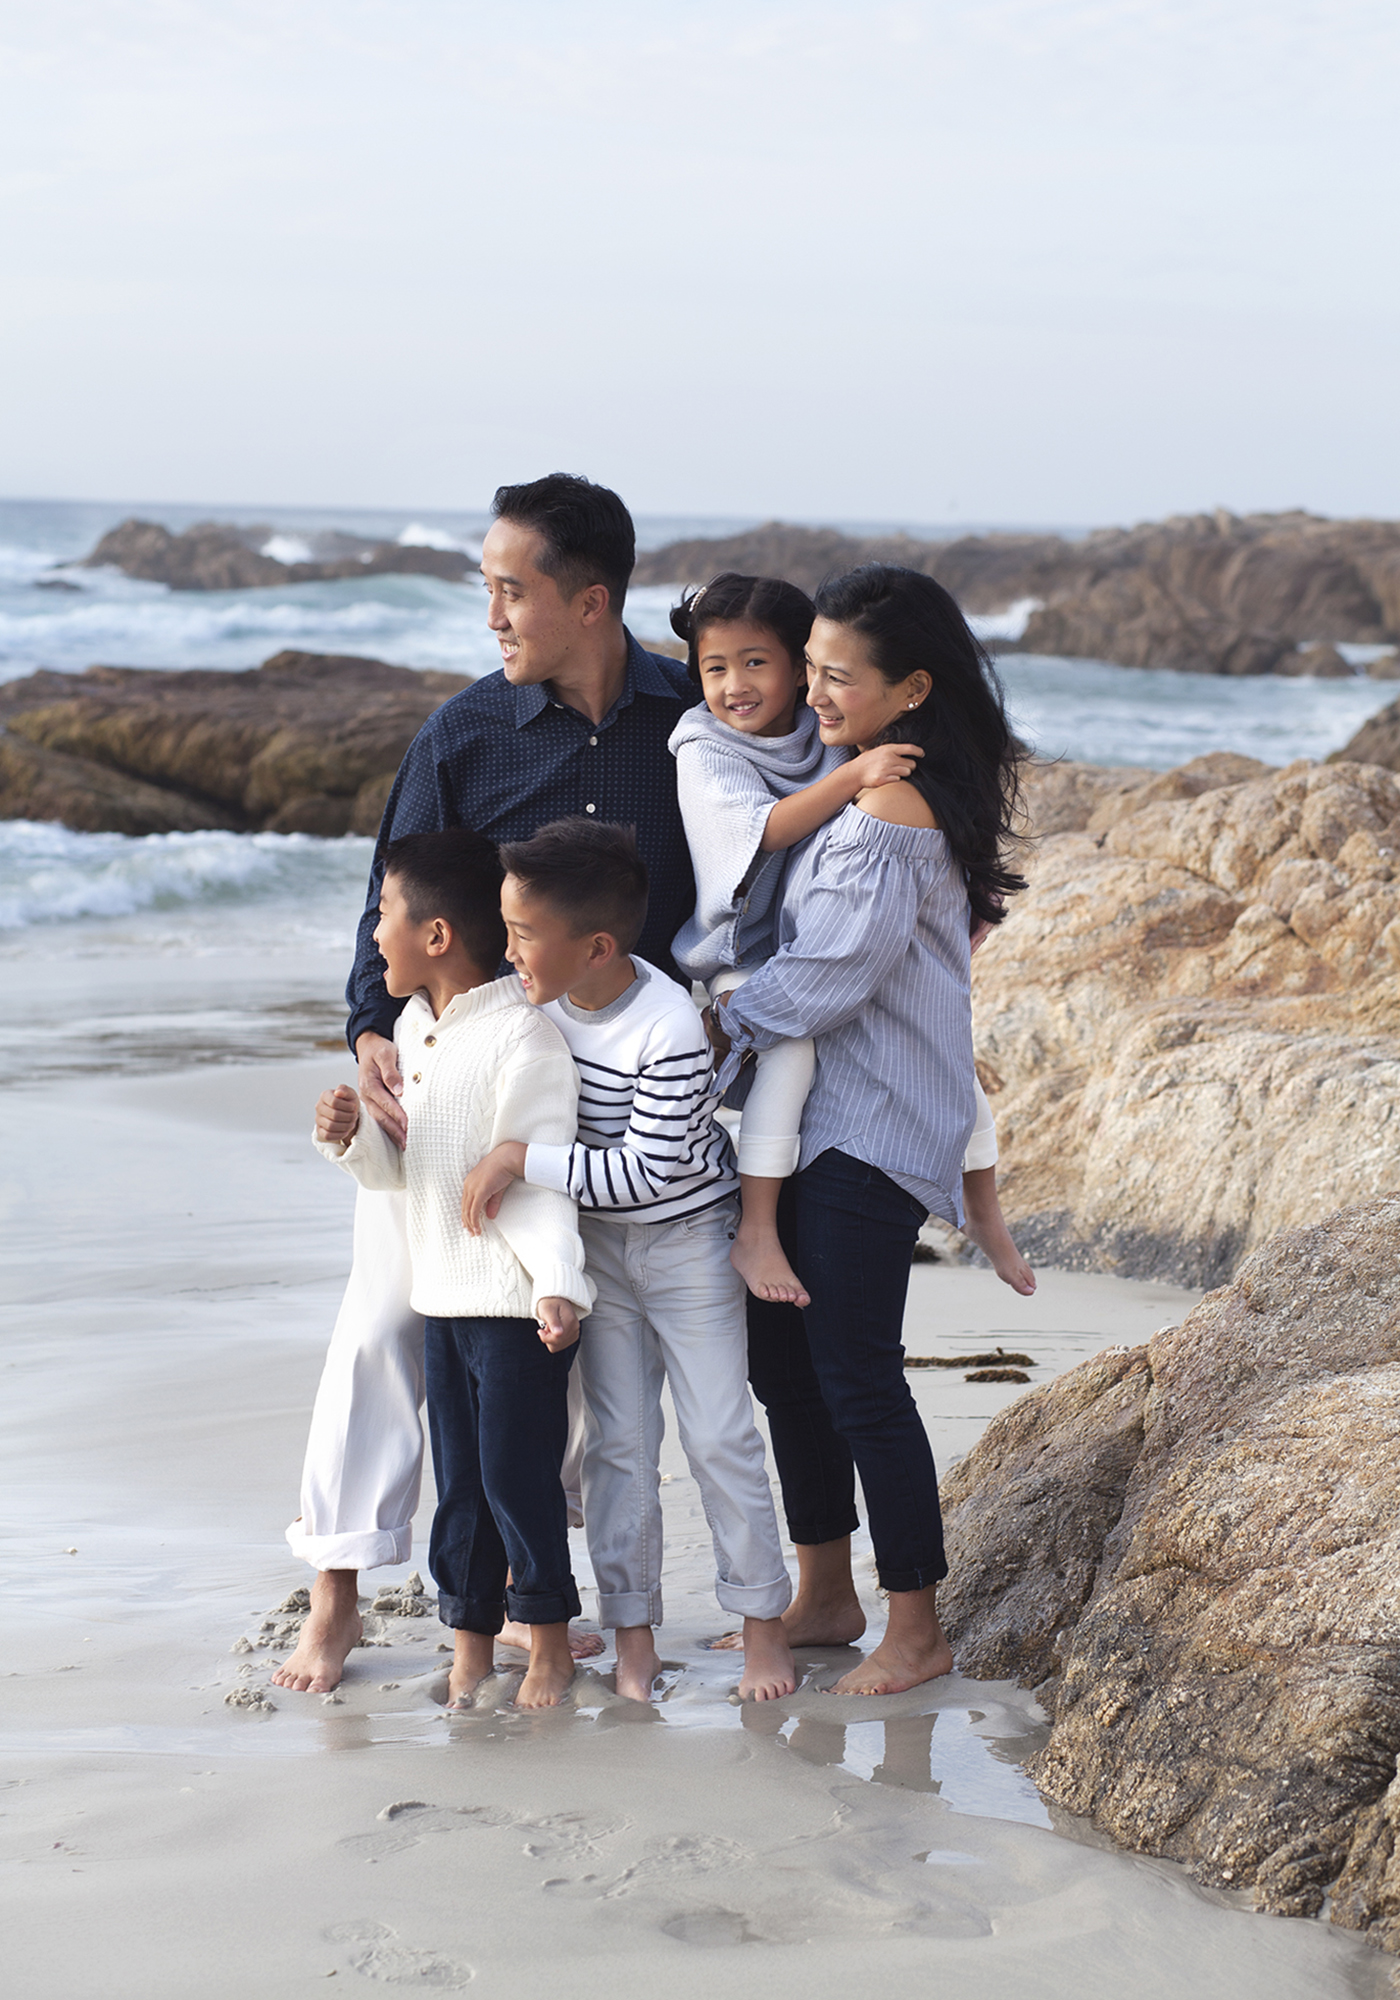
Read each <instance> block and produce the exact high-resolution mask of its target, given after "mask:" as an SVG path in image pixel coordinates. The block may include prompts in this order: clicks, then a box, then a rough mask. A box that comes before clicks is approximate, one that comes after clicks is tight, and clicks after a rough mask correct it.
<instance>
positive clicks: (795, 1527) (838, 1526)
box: [787, 1507, 860, 1548]
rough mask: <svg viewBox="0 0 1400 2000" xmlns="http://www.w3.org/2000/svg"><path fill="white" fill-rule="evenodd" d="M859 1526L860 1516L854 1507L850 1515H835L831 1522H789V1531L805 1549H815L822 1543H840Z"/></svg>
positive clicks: (794, 1539) (793, 1538)
mask: <svg viewBox="0 0 1400 2000" xmlns="http://www.w3.org/2000/svg"><path fill="white" fill-rule="evenodd" d="M859 1526H860V1515H859V1514H857V1512H856V1510H855V1508H854V1507H852V1509H851V1511H850V1513H849V1514H846V1515H833V1516H832V1517H831V1519H830V1520H829V1521H789V1522H788V1524H787V1531H788V1534H789V1535H790V1536H791V1538H792V1540H793V1541H794V1542H800V1543H801V1544H802V1546H803V1548H815V1547H816V1546H817V1545H818V1544H819V1543H821V1542H839V1541H841V1540H842V1539H843V1538H844V1537H845V1536H846V1535H853V1534H854V1533H855V1531H856V1529H857V1528H858V1527H859Z"/></svg>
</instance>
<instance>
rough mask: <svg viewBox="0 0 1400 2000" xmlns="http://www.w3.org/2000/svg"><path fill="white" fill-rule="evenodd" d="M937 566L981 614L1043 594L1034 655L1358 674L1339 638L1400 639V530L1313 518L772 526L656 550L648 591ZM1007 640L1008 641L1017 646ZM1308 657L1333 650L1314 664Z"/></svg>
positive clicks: (1220, 669)
mask: <svg viewBox="0 0 1400 2000" xmlns="http://www.w3.org/2000/svg"><path fill="white" fill-rule="evenodd" d="M869 561H882V562H897V563H903V564H905V565H907V566H908V567H910V568H913V569H918V570H923V571H926V572H927V573H928V574H930V575H932V576H936V577H937V578H938V579H939V581H940V582H941V583H943V584H945V585H946V586H947V588H948V589H949V590H951V591H952V593H953V595H954V596H955V597H956V598H957V599H958V601H959V603H961V604H962V605H963V607H964V609H966V610H967V611H970V612H996V611H1003V610H1006V609H1008V608H1009V607H1010V606H1011V605H1012V604H1014V603H1017V602H1018V601H1024V600H1026V599H1033V600H1036V603H1037V608H1036V609H1035V610H1034V611H1032V613H1031V614H1030V618H1029V622H1028V623H1027V625H1026V627H1025V631H1024V633H1023V635H1022V637H1021V638H1020V639H1019V640H1018V641H1017V642H1016V643H1017V644H1018V645H1019V646H1020V647H1021V648H1022V649H1023V650H1025V651H1028V652H1036V653H1055V654H1066V655H1070V656H1075V657H1081V658H1088V659H1099V660H1114V661H1117V662H1118V663H1119V664H1120V665H1122V666H1129V667H1174V668H1181V669H1185V670H1189V671H1191V672H1196V673H1220V674H1260V673H1276V672H1305V673H1324V674H1329V675H1335V674H1337V673H1346V672H1350V668H1349V667H1348V666H1347V664H1346V662H1345V660H1343V659H1342V658H1341V657H1340V655H1338V654H1337V653H1336V651H1335V642H1336V641H1338V640H1342V641H1350V642H1356V643H1361V644H1378V643H1383V642H1385V641H1387V640H1393V639H1395V638H1396V637H1400V523H1395V522H1389V521H1328V520H1322V519H1319V518H1318V517H1316V516H1314V515H1309V514H1302V513H1296V514H1252V515H1247V516H1243V517H1241V516H1237V515H1234V514H1229V513H1226V512H1225V511H1224V510H1223V509H1222V510H1220V511H1218V512H1216V513H1215V514H1197V515H1189V516H1181V517H1178V518H1175V519H1172V520H1169V521H1162V522H1153V523H1148V524H1146V525H1144V526H1141V527H1136V528H1105V529H1101V530H1099V531H1098V532H1097V533H1095V534H1092V535H1088V536H1086V537H1085V538H1084V539H1083V540H1081V541H1069V540H1066V539H1064V538H1063V537H1061V536H1057V535H968V536H963V537H961V538H960V539H958V540H956V541H950V542H929V541H919V540H916V539H914V538H913V537H910V536H907V535H906V536H899V535H896V536H885V537H864V538H862V537H857V536H851V535H841V534H838V533H837V532H836V531H835V530H834V529H826V528H821V529H810V528H806V529H804V528H794V527H790V526H786V525H784V524H783V523H781V522H769V523H767V524H766V525H765V526H764V527H762V528H756V529H754V530H752V531H751V532H749V533H747V534H744V535H735V536H728V537H725V538H723V539H719V540H714V541H688V542H674V543H672V544H670V545H669V546H668V547H667V548H663V549H657V550H653V551H651V552H649V553H648V554H646V555H644V556H643V557H642V558H641V560H640V561H639V563H638V567H637V580H638V582H642V583H675V582H686V583H703V582H705V581H706V579H707V578H709V577H711V576H713V575H714V574H715V573H716V572H717V571H718V570H721V569H739V570H744V571H751V572H754V573H756V574H763V575H775V576H785V577H788V578H789V579H790V580H791V581H792V582H794V583H798V584H801V585H802V586H803V588H804V589H807V590H812V589H815V587H816V586H817V584H818V583H820V582H821V580H822V578H823V577H825V576H829V575H833V574H836V573H838V572H839V571H841V570H843V569H849V568H851V567H852V566H853V565H854V564H856V563H859V562H869ZM1001 643H1002V644H1003V646H1004V645H1005V644H1006V643H1008V642H1001ZM1300 648H1320V649H1323V650H1316V651H1313V652H1312V653H1311V656H1310V658H1308V657H1304V658H1302V659H1301V660H1300V654H1299V649H1300Z"/></svg>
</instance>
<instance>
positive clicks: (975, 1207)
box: [963, 1167, 1035, 1299]
mask: <svg viewBox="0 0 1400 2000" xmlns="http://www.w3.org/2000/svg"><path fill="white" fill-rule="evenodd" d="M963 1234H964V1235H965V1236H969V1237H971V1239H972V1241H973V1242H974V1243H975V1244H976V1245H977V1248H978V1249H979V1250H980V1251H981V1252H982V1255H983V1256H984V1257H985V1258H986V1260H987V1262H988V1263H989V1264H990V1265H991V1267H992V1269H993V1270H994V1271H995V1272H996V1274H997V1276H998V1277H999V1278H1000V1279H1001V1282H1002V1283H1003V1284H1004V1285H1010V1287H1011V1289H1012V1291H1013V1292H1019V1293H1020V1294H1021V1297H1022V1298H1023V1299H1028V1298H1030V1296H1031V1295H1032V1293H1033V1292H1034V1291H1035V1272H1034V1271H1033V1270H1032V1269H1031V1267H1030V1265H1029V1264H1028V1263H1027V1262H1026V1260H1025V1258H1024V1257H1023V1256H1022V1255H1021V1253H1020V1251H1019V1250H1018V1249H1017V1248H1016V1245H1015V1243H1014V1242H1013V1241H1012V1239H1011V1231H1010V1230H1009V1229H1008V1228H1007V1226H1006V1218H1005V1217H1004V1216H1003V1214H1002V1212H1001V1203H1000V1202H999V1201H998V1200H997V1172H996V1168H995V1167H980V1168H976V1169H974V1170H973V1172H971V1173H967V1174H964V1175H963Z"/></svg>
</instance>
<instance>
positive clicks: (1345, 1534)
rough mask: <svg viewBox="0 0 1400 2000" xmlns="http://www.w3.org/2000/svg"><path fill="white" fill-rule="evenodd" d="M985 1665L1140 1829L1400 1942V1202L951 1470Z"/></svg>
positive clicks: (1293, 1249) (970, 1660)
mask: <svg viewBox="0 0 1400 2000" xmlns="http://www.w3.org/2000/svg"><path fill="white" fill-rule="evenodd" d="M944 1497H945V1507H946V1514H947V1527H948V1548H949V1559H950V1563H951V1565H952V1576H951V1579H950V1582H949V1584H948V1585H946V1586H945V1587H944V1589H943V1591H942V1592H941V1594H940V1610H941V1611H942V1613H943V1616H944V1618H945V1622H946V1623H947V1626H948V1629H949V1632H950V1635H951V1636H952V1638H953V1640H954V1643H955V1646H956V1649H957V1652H958V1657H959V1660H960V1663H961V1664H962V1665H963V1667H964V1668H965V1669H966V1670H967V1671H970V1672H972V1673H974V1674H980V1675H995V1676H1002V1675H1010V1676H1014V1677H1016V1678H1018V1679H1020V1680H1021V1681H1022V1682H1023V1684H1025V1685H1027V1686H1031V1687H1035V1688H1036V1689H1037V1690H1038V1692H1039V1695H1040V1698H1041V1700H1042V1702H1043V1703H1044V1704H1045V1706H1046V1708H1047V1710H1048V1711H1049V1714H1050V1716H1051V1719H1052V1729H1051V1734H1050V1738H1049V1741H1048V1743H1047V1745H1046V1746H1045V1748H1044V1749H1043V1750H1042V1751H1041V1752H1040V1753H1039V1755H1038V1756H1037V1757H1036V1758H1035V1760H1034V1761H1033V1763H1032V1764H1031V1766H1030V1770H1031V1775H1032V1776H1033V1777H1034V1779H1035V1781H1036V1783H1037V1784H1038V1785H1039V1786H1040V1788H1041V1790H1042V1791H1043V1792H1044V1793H1045V1794H1046V1796H1047V1797H1048V1798H1050V1799H1051V1800H1053V1801H1055V1802H1057V1803H1058V1804H1059V1805H1061V1806H1063V1807H1065V1808H1067V1809H1068V1810H1069V1811H1071V1812H1073V1813H1076V1814H1079V1815H1081V1816H1082V1817H1084V1818H1087V1819H1090V1820H1092V1821H1093V1822H1094V1824H1095V1825H1096V1826H1098V1827H1099V1828H1101V1829H1102V1830H1103V1831H1104V1832H1105V1833H1108V1834H1110V1835H1111V1836H1112V1837H1113V1839H1115V1840H1117V1841H1119V1842H1121V1843H1122V1844H1123V1845H1125V1846H1128V1847H1132V1848H1136V1849H1140V1850H1142V1851H1145V1852H1147V1853H1152V1854H1160V1855H1166V1856H1169V1857H1170V1858H1172V1859H1174V1860H1177V1861H1180V1862H1184V1863H1185V1864H1186V1865H1187V1866H1188V1867H1190V1868H1191V1869H1192V1870H1193V1872H1194V1873H1195V1874H1196V1875H1197V1876H1198V1878H1199V1879H1200V1880H1202V1881H1203V1882H1206V1883H1210V1884H1213V1885H1215V1886H1218V1887H1222V1888H1226V1887H1228V1888H1235V1889H1239V1888H1247V1887H1252V1888H1253V1891H1254V1895H1255V1900H1256V1902H1257V1904H1258V1905H1259V1907H1261V1908H1264V1909H1269V1910H1275V1911H1278V1912H1281V1913H1283V1914H1288V1915H1302V1914H1312V1913H1314V1912H1316V1911H1317V1910H1318V1909H1319V1908H1320V1907H1321V1905H1322V1901H1323V1897H1324V1894H1325V1893H1326V1890H1327V1887H1328V1885H1329V1884H1330V1883H1333V1882H1334V1881H1337V1880H1338V1878H1339V1877H1340V1878H1341V1879H1340V1881H1339V1882H1338V1887H1337V1890H1336V1892H1335V1895H1334V1903H1333V1912H1332V1914H1333V1920H1334V1921H1336V1922H1339V1923H1344V1924H1347V1925H1349V1926H1351V1927H1353V1928H1356V1929H1361V1930H1366V1931H1368V1932H1370V1933H1371V1935H1372V1937H1373V1940H1374V1941H1375V1942H1376V1943H1379V1944H1381V1945H1384V1946H1386V1947H1387V1948H1390V1949H1395V1948H1396V1947H1397V1945H1400V1862H1398V1861H1397V1857H1396V1852H1395V1832H1396V1828H1397V1825H1400V1785H1397V1783H1396V1757H1397V1752H1400V1198H1396V1197H1388V1198H1385V1199H1382V1200H1378V1201H1375V1202H1371V1203H1369V1204H1365V1205H1361V1206H1358V1207H1355V1208H1351V1209H1347V1210H1345V1211H1343V1212H1341V1213H1339V1214H1335V1215H1332V1216H1331V1217H1329V1218H1328V1219H1327V1220H1326V1221H1323V1222H1315V1223H1313V1224H1312V1225H1311V1226H1309V1227H1307V1228H1301V1229H1293V1230H1287V1231H1284V1232H1282V1233H1281V1234H1280V1235H1279V1236H1277V1237H1276V1238H1274V1239H1273V1240H1272V1241H1271V1242H1270V1243H1268V1244H1267V1245H1266V1246H1265V1247H1264V1248H1262V1249H1261V1250H1259V1251H1258V1252H1256V1253H1255V1254H1254V1255H1253V1256H1251V1257H1250V1258H1249V1259H1248V1261H1247V1262H1246V1263H1245V1265H1244V1266H1243V1268H1242V1269H1241V1271H1240V1273H1239V1277H1238V1279H1237V1280H1236V1282H1235V1283H1234V1284H1233V1285H1231V1286H1229V1287H1228V1288H1227V1289H1225V1290H1221V1291H1217V1292H1214V1293H1212V1294H1211V1295H1210V1296H1208V1297H1207V1298H1206V1299H1205V1300H1203V1302H1202V1303H1201V1304H1200V1305H1199V1306H1198V1307H1197V1308H1196V1309H1195V1311H1194V1312H1193V1313H1192V1314H1191V1315H1190V1316H1189V1318H1187V1319H1186V1321H1185V1322H1184V1323H1183V1324H1182V1325H1180V1326H1174V1327H1168V1328H1165V1329H1164V1330H1163V1331H1162V1332H1161V1333H1158V1334H1156V1335H1154V1337H1153V1338H1152V1340H1151V1341H1150V1342H1148V1344H1147V1345H1146V1347H1143V1348H1138V1349H1135V1350H1132V1351H1128V1350H1124V1349H1116V1350H1110V1352H1109V1353H1107V1354H1104V1355H1100V1356H1098V1357H1097V1358H1096V1359H1095V1360H1093V1361H1090V1362H1087V1363H1085V1364H1084V1365H1083V1366H1082V1367H1080V1368H1078V1369H1076V1370H1074V1371H1073V1372H1072V1373H1071V1374H1069V1375H1067V1376H1065V1377H1063V1378H1061V1379H1060V1380H1059V1381H1057V1382H1055V1383H1053V1384H1051V1385H1050V1386H1049V1387H1047V1388H1045V1389H1039V1390H1035V1391H1032V1392H1031V1394H1029V1395H1027V1396H1024V1397H1022V1398H1021V1400H1020V1401H1019V1402H1017V1403H1015V1404H1013V1405H1012V1406H1011V1407H1010V1408H1009V1409H1007V1410H1005V1411H1004V1412H1003V1413H1002V1414H1001V1415H1000V1416H999V1417H997V1418H996V1419H995V1420H994V1421H993V1422H992V1424H991V1425H990V1426H989V1427H988V1429H987V1431H986V1432H985V1434H984V1435H983V1437H982V1438H981V1439H980V1441H979V1442H978V1444H977V1445H976V1446H975V1447H974V1449H973V1450H972V1451H971V1452H970V1453H969V1454H968V1456H967V1457H966V1458H965V1459H964V1460H963V1461H962V1462H961V1463H960V1464H959V1465H958V1466H956V1467H955V1468H954V1469H953V1471H952V1473H951V1474H950V1475H949V1476H948V1477H947V1479H946V1480H945V1482H944Z"/></svg>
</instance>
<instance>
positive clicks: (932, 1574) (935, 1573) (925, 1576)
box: [875, 1556, 948, 1590]
mask: <svg viewBox="0 0 1400 2000" xmlns="http://www.w3.org/2000/svg"><path fill="white" fill-rule="evenodd" d="M875 1574H876V1578H877V1580H878V1582H879V1585H880V1588H881V1590H927V1589H928V1587H929V1585H930V1584H931V1583H942V1581H943V1579H944V1577H945V1576H946V1575H947V1574H948V1565H947V1563H946V1562H944V1561H943V1559H942V1557H941V1556H940V1557H939V1559H938V1561H937V1562H936V1563H929V1564H927V1565H926V1566H925V1567H924V1568H923V1569H877V1570H876V1572H875Z"/></svg>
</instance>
